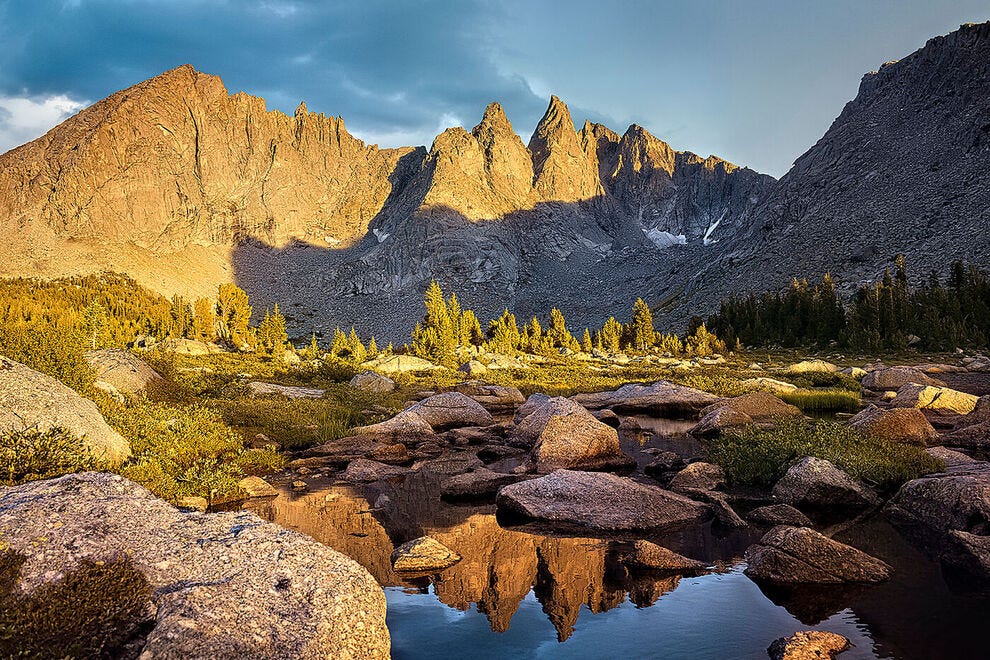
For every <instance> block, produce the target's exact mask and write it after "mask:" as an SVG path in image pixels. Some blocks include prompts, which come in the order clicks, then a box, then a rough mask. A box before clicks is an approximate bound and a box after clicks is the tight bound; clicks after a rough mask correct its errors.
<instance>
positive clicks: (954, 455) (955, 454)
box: [925, 447, 977, 468]
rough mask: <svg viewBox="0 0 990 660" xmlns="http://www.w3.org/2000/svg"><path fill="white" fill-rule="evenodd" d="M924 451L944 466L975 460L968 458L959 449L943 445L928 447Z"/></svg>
mask: <svg viewBox="0 0 990 660" xmlns="http://www.w3.org/2000/svg"><path fill="white" fill-rule="evenodd" d="M925 453H926V454H928V455H929V456H931V457H932V458H934V459H936V460H939V461H942V463H944V464H945V467H946V468H952V467H957V466H960V465H971V464H973V463H976V462H977V460H976V459H975V458H970V457H969V456H967V455H966V454H964V453H962V452H961V451H954V450H952V449H946V448H945V447H929V448H928V449H926V450H925Z"/></svg>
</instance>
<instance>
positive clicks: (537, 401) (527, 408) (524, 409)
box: [512, 392, 550, 424]
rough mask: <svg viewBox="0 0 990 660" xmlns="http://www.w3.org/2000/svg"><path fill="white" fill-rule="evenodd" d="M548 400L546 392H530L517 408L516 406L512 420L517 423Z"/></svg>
mask: <svg viewBox="0 0 990 660" xmlns="http://www.w3.org/2000/svg"><path fill="white" fill-rule="evenodd" d="M548 401H550V396H549V395H547V394H541V393H540V392H537V393H536V394H530V395H529V398H527V399H526V401H524V402H523V403H522V404H521V405H520V406H519V407H518V408H516V414H515V417H513V420H512V421H513V422H515V423H516V424H519V423H520V422H522V421H523V420H524V419H526V418H527V417H529V415H531V414H532V413H533V412H534V411H536V410H539V409H540V408H542V407H543V406H544V405H546V403H547V402H548Z"/></svg>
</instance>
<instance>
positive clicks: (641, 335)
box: [630, 298, 656, 351]
mask: <svg viewBox="0 0 990 660" xmlns="http://www.w3.org/2000/svg"><path fill="white" fill-rule="evenodd" d="M630 334H631V335H632V337H631V339H632V346H633V348H634V349H636V350H637V351H647V350H649V349H650V348H651V347H652V346H653V343H654V341H655V339H656V331H655V330H654V329H653V313H652V312H650V306H649V305H647V304H646V303H645V302H643V299H642V298H637V299H636V302H635V303H633V308H632V323H631V327H630Z"/></svg>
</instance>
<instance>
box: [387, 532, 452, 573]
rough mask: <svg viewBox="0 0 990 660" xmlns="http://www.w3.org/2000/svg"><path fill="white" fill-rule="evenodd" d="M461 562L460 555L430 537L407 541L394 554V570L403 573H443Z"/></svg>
mask: <svg viewBox="0 0 990 660" xmlns="http://www.w3.org/2000/svg"><path fill="white" fill-rule="evenodd" d="M460 560H461V556H460V555H459V554H457V553H456V552H454V551H453V550H451V549H450V548H448V547H447V546H445V545H444V544H443V543H441V542H440V541H437V540H436V539H434V538H431V537H429V536H421V537H419V538H418V539H413V540H412V541H406V542H405V543H403V544H402V545H400V546H399V547H398V548H396V549H395V550H394V551H393V552H392V568H394V569H395V570H396V571H403V572H415V573H425V572H430V571H442V570H443V569H445V568H450V567H451V566H453V565H454V564H456V563H457V562H459V561H460Z"/></svg>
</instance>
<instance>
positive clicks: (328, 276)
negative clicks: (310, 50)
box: [0, 23, 990, 340]
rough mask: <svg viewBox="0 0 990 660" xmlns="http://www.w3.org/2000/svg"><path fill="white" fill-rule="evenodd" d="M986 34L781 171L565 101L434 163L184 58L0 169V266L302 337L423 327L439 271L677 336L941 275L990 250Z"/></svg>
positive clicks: (509, 303)
mask: <svg viewBox="0 0 990 660" xmlns="http://www.w3.org/2000/svg"><path fill="white" fill-rule="evenodd" d="M988 209H990V23H984V24H978V25H964V26H962V27H961V28H960V29H959V30H958V31H956V32H953V33H951V34H949V35H946V36H942V37H936V38H934V39H931V40H930V41H929V42H928V43H927V44H926V45H925V46H924V47H923V48H921V49H920V50H918V51H916V52H915V53H913V54H911V55H909V56H907V57H906V58H904V59H902V60H900V61H898V62H890V63H887V64H884V65H883V66H882V67H881V68H880V69H879V70H878V71H876V72H871V73H868V74H866V76H864V78H863V81H862V83H861V85H860V89H859V93H858V95H857V96H856V98H855V99H853V100H852V101H850V102H849V103H848V104H847V105H846V107H845V108H844V109H843V111H842V113H841V114H840V115H839V117H838V118H837V119H836V120H835V122H834V123H833V124H832V126H831V127H830V128H829V130H828V131H827V132H826V133H825V135H824V136H823V137H822V138H821V139H820V140H819V141H818V143H816V144H815V145H814V146H813V147H812V148H811V149H810V150H809V151H808V152H807V153H805V154H804V155H802V156H801V157H800V158H798V159H797V161H796V162H795V164H794V166H793V168H792V169H791V170H790V171H789V172H787V173H786V174H785V175H784V176H783V177H782V178H781V179H780V180H779V181H778V180H775V179H774V178H773V177H770V176H767V175H765V174H760V173H758V172H755V171H753V170H751V169H748V168H745V167H738V166H736V165H733V164H732V163H729V162H727V161H725V160H723V159H721V158H718V157H715V156H709V157H707V158H702V157H700V156H698V155H696V154H693V153H690V152H686V151H676V150H674V149H672V148H671V147H670V146H669V145H668V144H667V143H665V142H663V141H662V140H660V139H658V138H656V137H655V136H653V135H651V134H650V133H649V132H648V131H647V130H645V129H644V128H642V127H640V126H637V125H632V126H630V127H629V128H628V129H627V130H626V131H625V132H624V133H623V134H621V135H620V134H619V133H617V132H614V131H613V130H611V129H609V128H608V127H606V126H603V125H601V124H595V123H591V122H587V121H586V122H585V123H584V125H583V127H582V128H581V129H580V130H576V128H575V124H574V122H573V119H572V117H571V114H570V112H569V110H568V108H567V106H566V105H565V104H564V103H563V102H562V101H560V100H559V99H558V98H556V97H553V98H551V100H550V103H549V106H548V108H547V111H546V113H545V115H544V116H543V118H542V119H541V120H540V122H539V124H538V125H537V127H536V129H535V131H534V132H533V134H532V137H531V139H530V140H529V143H528V144H525V143H524V142H523V141H522V139H521V138H520V137H519V135H517V133H516V132H515V130H514V129H513V127H512V125H511V124H510V123H509V120H508V118H507V117H506V115H505V112H504V111H503V109H502V107H501V106H500V105H499V104H498V103H492V104H490V105H489V106H488V107H487V108H486V109H485V110H484V114H483V116H482V118H481V120H480V122H479V123H478V125H477V126H475V127H474V128H473V129H471V130H470V131H468V130H466V129H464V128H450V129H447V130H445V131H444V132H443V133H441V134H440V135H438V136H437V137H436V139H435V140H434V142H433V144H432V146H431V147H430V148H429V149H426V148H424V147H403V148H397V149H379V148H378V147H377V146H376V145H367V144H365V143H363V142H362V141H361V140H358V139H356V138H355V137H353V136H351V135H350V134H349V133H348V132H347V130H346V128H345V126H344V122H343V120H342V119H341V118H339V117H332V116H331V117H328V116H325V115H322V114H317V113H313V112H310V111H309V110H308V109H307V108H306V105H305V104H300V106H299V107H298V108H297V109H296V111H295V113H294V115H293V116H291V117H290V116H288V115H286V114H283V113H281V112H278V111H269V110H267V108H266V105H265V102H264V100H263V99H260V98H257V97H252V96H249V95H247V94H244V93H237V94H233V95H230V94H228V92H227V90H226V88H225V87H224V85H223V83H222V81H221V80H220V79H219V78H217V77H216V76H212V75H208V74H205V73H201V72H198V71H196V70H195V69H194V68H193V67H192V66H189V65H186V66H181V67H179V68H176V69H173V70H171V71H167V72H165V73H163V74H161V75H159V76H157V77H155V78H152V79H150V80H147V81H145V82H143V83H140V84H138V85H135V86H133V87H130V88H128V89H125V90H123V91H120V92H117V93H116V94H114V95H112V96H110V97H108V98H106V99H104V100H102V101H99V102H98V103H96V104H94V105H92V106H90V107H88V108H86V109H85V110H83V111H81V112H80V113H79V114H77V115H75V116H73V117H71V118H69V119H67V120H66V121H65V122H63V123H62V124H60V125H58V126H56V127H55V128H53V129H52V130H51V131H49V132H48V133H47V134H46V135H44V136H43V137H41V138H39V139H37V140H35V141H33V142H30V143H28V144H26V145H23V146H21V147H18V148H16V149H13V150H11V151H9V152H7V153H6V154H3V155H0V229H2V230H3V231H4V233H5V235H6V236H7V237H8V238H7V247H6V248H5V250H4V251H5V253H6V254H5V257H4V259H3V260H2V262H0V275H5V276H37V277H55V276H59V275H66V274H76V273H85V272H92V271H95V270H115V271H121V272H127V273H129V274H130V275H132V276H133V277H134V278H135V279H136V280H138V281H139V282H140V283H142V284H145V285H147V286H149V287H151V288H153V289H156V290H158V291H161V292H162V293H165V294H172V293H180V294H182V295H185V296H187V297H190V298H194V297H200V296H210V295H212V294H213V293H214V292H215V291H216V286H217V284H219V283H221V282H229V281H233V282H236V283H237V284H238V285H240V286H241V287H242V288H244V289H245V290H246V291H247V292H248V293H249V295H250V296H251V299H252V301H253V302H254V303H255V307H256V311H261V312H263V310H264V307H265V306H267V305H271V304H273V303H275V302H279V303H280V304H281V307H282V309H283V311H284V312H285V313H286V316H287V318H288V319H289V322H290V330H291V332H292V333H293V334H296V335H300V336H301V335H306V334H308V333H309V332H310V331H311V330H322V331H324V332H325V331H326V330H327V329H329V328H332V327H333V326H335V325H340V326H344V327H346V326H350V325H354V326H356V327H357V329H358V331H359V333H361V334H362V335H370V334H376V335H377V336H378V337H379V338H380V339H381V338H387V339H398V340H401V339H402V338H403V337H406V336H408V332H409V329H410V327H411V325H412V324H413V323H414V322H415V320H416V319H417V318H418V317H419V315H420V314H421V313H422V312H421V300H422V293H423V291H424V290H425V288H426V286H427V285H428V284H429V282H430V280H431V279H434V278H435V279H437V280H438V281H439V282H440V283H441V285H442V286H443V287H444V289H445V290H449V291H456V292H457V294H458V297H459V298H460V299H461V300H462V304H464V305H465V306H466V307H471V308H473V309H475V310H476V311H477V312H478V313H479V316H481V317H482V318H485V317H488V316H494V315H497V313H499V312H500V311H501V310H502V309H503V308H505V307H509V308H511V309H513V310H515V311H516V312H517V314H519V315H520V316H523V317H525V316H528V315H530V314H534V313H540V314H542V313H545V312H546V311H547V310H549V308H550V307H551V306H557V307H560V308H561V309H562V310H563V311H564V313H565V315H566V316H567V318H568V320H569V321H570V323H571V325H572V327H574V328H580V327H583V326H585V325H592V326H594V325H599V324H601V322H602V321H603V320H604V318H605V317H607V316H608V315H610V314H616V315H626V314H628V309H629V307H630V305H631V303H632V301H633V300H635V299H636V298H637V297H643V298H644V299H646V300H647V302H649V303H651V305H653V306H654V307H655V308H656V309H657V310H658V311H659V314H658V325H661V326H668V327H673V328H675V329H683V323H684V321H685V320H686V319H687V318H688V317H690V316H692V315H703V314H706V313H708V312H710V311H712V310H713V309H714V308H716V307H717V305H718V302H719V300H720V299H721V298H722V297H725V296H727V295H730V294H733V293H743V292H746V291H760V290H764V289H767V288H779V287H782V286H786V284H787V283H788V282H789V281H790V279H791V278H793V277H804V276H807V277H820V276H821V275H822V274H824V272H826V271H830V272H832V273H833V275H835V276H836V277H837V278H838V280H839V282H840V283H841V284H842V286H843V288H844V290H845V291H849V290H851V289H852V288H853V287H855V286H856V285H858V284H859V283H860V282H862V281H866V280H869V279H872V278H875V277H876V276H877V275H878V274H879V273H881V272H882V270H883V269H884V268H885V267H886V266H888V265H890V263H891V262H892V261H893V259H894V257H895V256H896V255H897V254H898V253H904V254H906V255H907V257H908V263H909V265H910V267H911V269H912V274H913V275H914V276H915V277H916V278H919V279H920V278H922V277H927V275H928V272H929V271H930V270H931V269H944V267H945V266H946V265H947V264H948V263H949V262H950V261H952V260H954V259H966V260H968V261H972V262H975V263H986V262H987V261H988V258H987V257H988V255H990V238H988V232H987V229H988V227H990V210H988Z"/></svg>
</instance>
